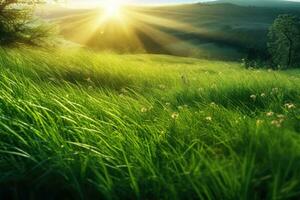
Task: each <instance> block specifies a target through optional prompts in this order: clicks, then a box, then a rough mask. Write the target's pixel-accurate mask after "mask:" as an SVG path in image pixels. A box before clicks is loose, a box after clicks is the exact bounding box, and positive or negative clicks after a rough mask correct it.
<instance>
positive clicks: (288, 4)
mask: <svg viewBox="0 0 300 200" xmlns="http://www.w3.org/2000/svg"><path fill="white" fill-rule="evenodd" d="M212 3H231V4H236V5H241V6H259V7H278V8H290V9H300V2H294V1H285V0H217V1H214V2H212Z"/></svg>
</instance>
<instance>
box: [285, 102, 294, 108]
mask: <svg viewBox="0 0 300 200" xmlns="http://www.w3.org/2000/svg"><path fill="white" fill-rule="evenodd" d="M284 107H286V108H288V109H294V108H296V106H295V104H292V103H286V104H284Z"/></svg>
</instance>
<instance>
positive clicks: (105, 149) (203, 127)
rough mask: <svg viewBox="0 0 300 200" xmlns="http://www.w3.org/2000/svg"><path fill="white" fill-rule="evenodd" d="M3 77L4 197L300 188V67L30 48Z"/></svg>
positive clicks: (3, 54)
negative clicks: (286, 68) (254, 66)
mask: <svg viewBox="0 0 300 200" xmlns="http://www.w3.org/2000/svg"><path fill="white" fill-rule="evenodd" d="M49 52H51V53H49ZM0 85H1V87H0V137H1V141H0V171H1V173H0V199H228V200H229V199H230V200H232V199H299V198H300V171H299V166H300V110H299V108H300V71H299V70H298V71H297V70H293V71H292V70H291V71H285V72H280V71H278V72H275V71H267V70H245V69H244V68H243V67H242V66H241V65H240V64H239V63H235V62H222V61H206V60H198V59H191V58H180V57H172V56H164V55H146V54H145V55H116V54H112V53H109V52H107V53H101V54H99V53H94V52H90V51H88V50H83V49H61V50H59V49H55V50H54V49H50V50H49V49H48V50H38V49H35V50H34V49H30V48H25V47H24V48H19V49H1V50H0Z"/></svg>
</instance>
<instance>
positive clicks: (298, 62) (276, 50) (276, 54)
mask: <svg viewBox="0 0 300 200" xmlns="http://www.w3.org/2000/svg"><path fill="white" fill-rule="evenodd" d="M268 49H269V53H270V54H271V57H272V61H273V63H274V64H275V66H276V68H282V69H284V68H292V67H300V57H299V50H300V19H299V18H298V17H297V16H293V15H288V14H285V15H279V16H278V18H277V19H276V20H275V21H274V23H273V25H272V26H271V28H270V30H269V42H268Z"/></svg>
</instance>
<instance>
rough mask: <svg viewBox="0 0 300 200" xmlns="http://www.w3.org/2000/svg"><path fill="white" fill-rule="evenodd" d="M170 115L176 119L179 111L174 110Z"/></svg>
mask: <svg viewBox="0 0 300 200" xmlns="http://www.w3.org/2000/svg"><path fill="white" fill-rule="evenodd" d="M171 117H172V118H173V119H177V118H178V117H179V113H177V112H174V113H173V114H172V115H171Z"/></svg>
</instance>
